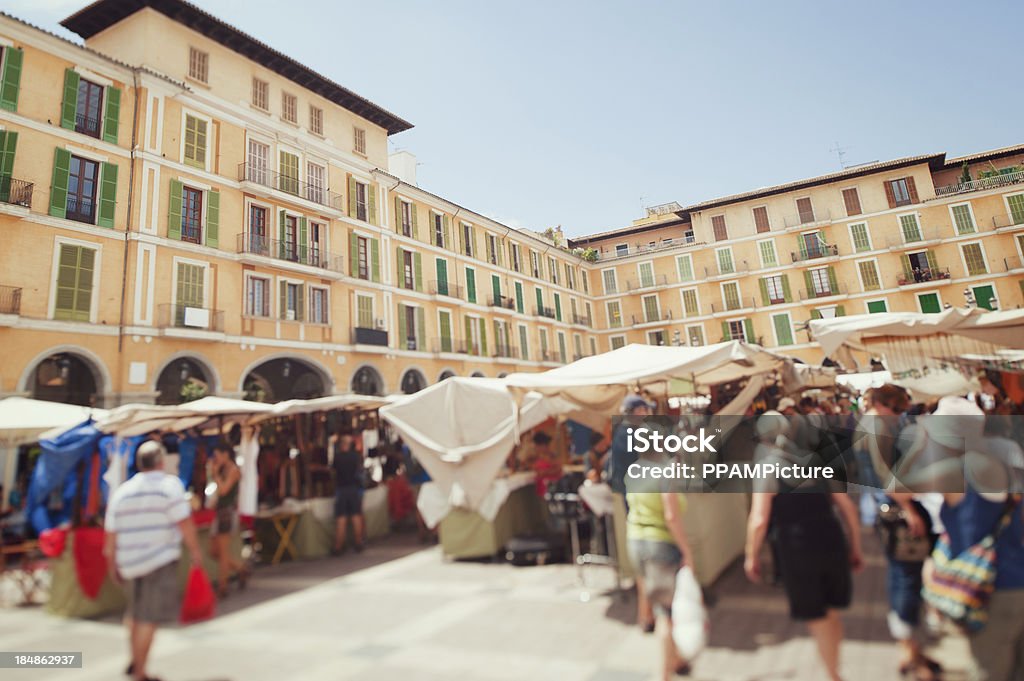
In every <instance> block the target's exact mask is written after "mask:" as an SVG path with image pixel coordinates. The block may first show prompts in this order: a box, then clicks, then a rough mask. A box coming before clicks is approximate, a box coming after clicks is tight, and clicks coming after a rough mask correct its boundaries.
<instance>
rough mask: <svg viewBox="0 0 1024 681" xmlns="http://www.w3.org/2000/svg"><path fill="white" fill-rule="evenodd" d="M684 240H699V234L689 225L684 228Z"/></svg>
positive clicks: (687, 241)
mask: <svg viewBox="0 0 1024 681" xmlns="http://www.w3.org/2000/svg"><path fill="white" fill-rule="evenodd" d="M683 241H684V242H686V243H688V244H693V243H696V242H697V236H696V235H695V234H694V233H693V227H687V228H686V229H684V230H683Z"/></svg>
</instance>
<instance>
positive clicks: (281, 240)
mask: <svg viewBox="0 0 1024 681" xmlns="http://www.w3.org/2000/svg"><path fill="white" fill-rule="evenodd" d="M287 220H288V213H286V212H285V211H284V210H280V211H278V213H277V257H279V258H281V259H282V260H284V259H285V257H286V256H287V255H288V251H287V250H286V249H285V224H286V222H287Z"/></svg>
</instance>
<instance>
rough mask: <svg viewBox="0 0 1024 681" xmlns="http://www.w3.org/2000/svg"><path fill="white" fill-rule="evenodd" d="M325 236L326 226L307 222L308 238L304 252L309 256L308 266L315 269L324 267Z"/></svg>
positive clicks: (325, 263)
mask: <svg viewBox="0 0 1024 681" xmlns="http://www.w3.org/2000/svg"><path fill="white" fill-rule="evenodd" d="M326 234H327V225H324V224H321V223H319V222H313V221H312V220H311V221H310V222H309V237H308V243H307V246H306V250H307V252H308V256H309V264H310V265H314V266H316V267H321V266H326V265H327V262H326V260H324V259H323V238H324V235H326Z"/></svg>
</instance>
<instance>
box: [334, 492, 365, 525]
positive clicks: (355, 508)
mask: <svg viewBox="0 0 1024 681" xmlns="http://www.w3.org/2000/svg"><path fill="white" fill-rule="evenodd" d="M362 512H363V490H362V488H361V487H339V488H338V489H337V490H335V492H334V517H335V518H347V517H350V516H354V515H360V514H362Z"/></svg>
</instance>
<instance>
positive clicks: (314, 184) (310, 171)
mask: <svg viewBox="0 0 1024 681" xmlns="http://www.w3.org/2000/svg"><path fill="white" fill-rule="evenodd" d="M325 175H326V171H325V170H324V167H323V166H322V165H320V164H318V163H307V164H306V198H307V199H309V200H310V201H312V202H313V203H321V204H322V203H324V186H325V184H326V183H325V182H324V177H325ZM297 183H298V180H296V184H297Z"/></svg>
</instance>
